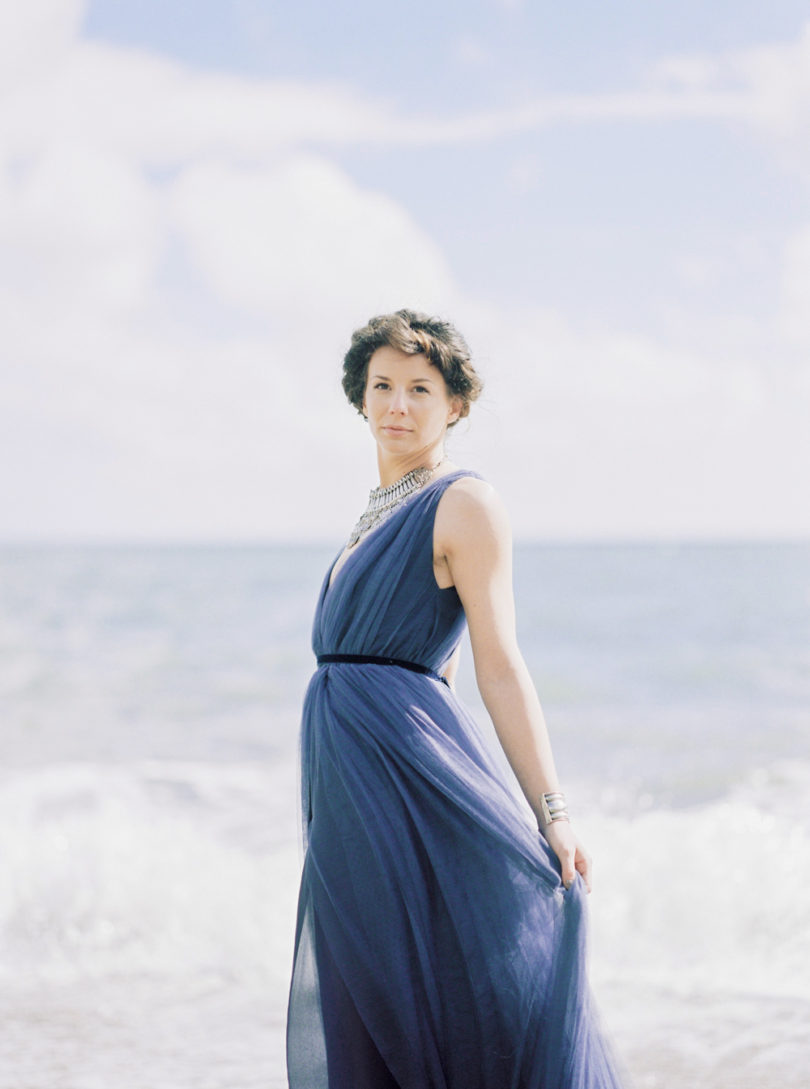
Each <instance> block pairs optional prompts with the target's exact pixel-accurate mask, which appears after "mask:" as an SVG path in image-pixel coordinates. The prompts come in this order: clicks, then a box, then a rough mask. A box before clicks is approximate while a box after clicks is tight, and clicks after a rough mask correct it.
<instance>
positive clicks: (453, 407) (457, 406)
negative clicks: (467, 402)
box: [447, 397, 463, 427]
mask: <svg viewBox="0 0 810 1089" xmlns="http://www.w3.org/2000/svg"><path fill="white" fill-rule="evenodd" d="M462 407H463V402H462V400H461V398H460V397H451V399H450V414H449V415H448V417H447V426H448V427H449V426H450V424H453V423H455V422H456V420H460V419H461V409H462Z"/></svg>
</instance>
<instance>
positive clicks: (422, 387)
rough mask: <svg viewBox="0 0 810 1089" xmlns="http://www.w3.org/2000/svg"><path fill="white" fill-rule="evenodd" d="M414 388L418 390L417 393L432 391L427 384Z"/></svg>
mask: <svg viewBox="0 0 810 1089" xmlns="http://www.w3.org/2000/svg"><path fill="white" fill-rule="evenodd" d="M414 390H415V391H416V393H430V390H429V389H428V388H427V386H414Z"/></svg>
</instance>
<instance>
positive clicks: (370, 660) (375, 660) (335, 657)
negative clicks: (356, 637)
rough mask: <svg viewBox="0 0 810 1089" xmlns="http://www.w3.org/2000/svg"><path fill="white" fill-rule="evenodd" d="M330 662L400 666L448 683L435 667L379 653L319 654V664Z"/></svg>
mask: <svg viewBox="0 0 810 1089" xmlns="http://www.w3.org/2000/svg"><path fill="white" fill-rule="evenodd" d="M329 662H351V663H353V664H355V665H384V666H400V667H401V668H402V669H409V670H410V671H411V673H423V674H424V675H425V676H427V677H433V679H434V680H437V681H442V682H443V683H444V684H447V678H446V677H442V676H440V675H439V674H438V673H436V671H435V670H433V669H428V667H427V666H424V665H420V664H419V662H406V661H405V660H404V659H403V658H385V657H382V656H380V655H378V654H319V655H318V665H327V664H328V663H329Z"/></svg>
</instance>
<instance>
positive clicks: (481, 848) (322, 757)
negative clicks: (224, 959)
mask: <svg viewBox="0 0 810 1089" xmlns="http://www.w3.org/2000/svg"><path fill="white" fill-rule="evenodd" d="M463 475H474V474H466V473H463V472H456V473H452V474H449V475H448V476H445V477H442V478H440V479H438V480H436V481H434V482H433V483H432V484H429V485H428V486H427V487H426V488H424V489H423V490H422V491H420V492H418V493H416V495H414V496H413V497H411V498H410V499H409V500H408V501H407V502H406V503H405V504H404V505H403V506H402V507H401V508H400V509H399V510H398V511H396V512H395V514H394V515H393V516H392V517H391V518H389V520H388V521H387V522H384V523H383V524H382V525H381V526H380V527H378V528H377V529H376V530H374V531H373V532H372V533H371V534H369V536H368V537H367V538H365V539H364V540H363V541H361V543H360V544H359V545H358V546H357V547H356V549H355V551H354V552H353V553H352V554H351V556H350V558H349V559H348V561H347V562H346V563H345V564H344V565H343V567H342V568H341V569H340V571H339V572H338V573H337V574H336V577H335V580H334V584H333V585H332V587H331V588H330V587H329V578H330V575H331V569H330V571H329V572H327V575H326V578H325V579H324V583H323V586H322V588H321V593H320V597H319V600H318V607H317V610H316V615H315V622H314V627H313V649H314V651H315V654H316V655H323V654H342V655H346V654H352V655H366V656H369V655H374V656H385V657H391V658H398V659H401V660H404V661H406V662H418V663H421V664H422V665H424V666H426V667H428V668H429V669H431V670H433V671H434V672H435V673H441V670H442V667H443V666H444V665H445V663H446V662H447V660H448V658H449V657H450V655H451V654H452V652H453V650H454V649H455V647H456V646H457V644H458V641H459V639H460V638H461V635H462V632H463V629H464V623H465V621H464V614H463V610H462V608H461V603H460V601H459V598H458V594H457V593H456V592H455V589H453V588H451V589H448V590H442V589H439V587H438V586H437V585H436V581H435V577H434V574H433V526H434V519H435V513H436V507H437V506H438V503H439V500H440V499H441V496H442V495H443V494H444V491H445V489H446V488H447V487H448V486H449V485H450V484H452V483H453V481H454V480H457V479H459V478H460V477H461V476H463ZM301 780H302V813H303V818H304V833H305V852H306V853H305V858H304V867H303V873H302V879H301V890H300V897H299V909H298V923H297V930H296V940H295V956H294V965H293V976H292V983H291V988H290V1001H289V1011H288V1029H287V1032H288V1039H287V1063H288V1076H289V1084H290V1087H291V1089H618V1087H619V1085H620V1079H619V1075H618V1073H617V1069H616V1064H615V1061H614V1060H613V1058H612V1056H611V1054H610V1051H609V1048H608V1046H607V1044H606V1042H605V1040H604V1037H603V1035H602V1033H601V1032H600V1030H599V1027H598V1024H597V1020H596V1014H595V1012H594V1010H593V1007H592V1002H591V998H590V994H589V990H588V984H587V980H586V976H585V931H586V925H585V912H584V899H583V898H584V890H583V888H582V885H581V881H580V880H579V879H577V880H576V881H575V883H574V885H573V886H572V887H571V889H569V890H566V889H564V887H563V886H562V884H561V881H560V871H559V865H558V862H557V859H556V857H555V855H554V854H553V852H552V851H551V849H550V848H549V847H548V845H547V843H546V841H545V839H544V838H543V837H542V836H541V835H540V834H539V832H538V831H537V829H536V827H535V826H534V825H533V824H532V822H531V820H530V819H529V818H528V817H527V811H526V808H525V806H524V805H522V804H521V802H520V800H519V798H518V797H516V793H515V788H514V784H513V783H512V782H510V780H509V777H508V776H507V775H505V774H504V770H503V765H502V762H501V761H500V760H499V759H498V758H497V756H496V754H495V753H494V752H493V751H492V749H491V747H490V743H489V741H488V739H486V738H485V736H484V735H483V733H482V731H481V730H480V728H479V726H478V724H477V723H476V722H475V720H474V719H473V718H472V716H471V715H470V714H469V713H468V712H467V711H466V709H465V708H464V706H463V705H462V704H461V703H460V702H459V701H458V699H457V698H456V696H455V694H454V693H453V692H452V691H451V690H450V689H449V688H448V687H447V686H446V685H445V684H443V683H441V682H440V681H439V680H437V679H436V678H435V677H433V676H430V675H427V674H419V673H415V672H413V671H412V670H408V669H405V668H402V667H400V666H390V665H378V664H370V663H356V662H330V663H325V664H323V665H321V666H320V667H319V668H318V669H317V671H316V672H315V674H314V676H313V677H312V680H311V681H310V684H309V687H308V689H307V693H306V697H305V701H304V711H303V721H302V731H301Z"/></svg>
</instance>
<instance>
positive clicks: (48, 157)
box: [0, 140, 159, 308]
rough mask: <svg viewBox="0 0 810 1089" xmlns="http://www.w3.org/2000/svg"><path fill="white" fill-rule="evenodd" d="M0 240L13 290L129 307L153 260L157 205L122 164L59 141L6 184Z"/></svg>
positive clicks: (0, 263) (0, 262) (0, 264)
mask: <svg viewBox="0 0 810 1089" xmlns="http://www.w3.org/2000/svg"><path fill="white" fill-rule="evenodd" d="M0 241H2V250H1V251H0V252H2V257H1V258H0V269H2V270H3V274H4V275H5V277H6V278H7V279H8V280H9V281H13V282H14V283H15V285H16V286H17V288H18V290H26V291H30V292H32V293H34V294H37V295H40V296H43V297H48V296H50V295H52V296H53V297H55V298H57V299H59V300H61V304H62V305H64V304H65V303H66V302H67V301H73V300H74V299H76V298H79V297H81V298H83V299H85V300H87V302H88V303H89V304H90V305H93V304H97V305H99V306H101V307H106V306H108V305H109V306H113V307H121V306H123V307H130V308H131V307H134V306H136V305H137V304H138V303H139V302H141V301H142V300H143V297H144V294H145V292H146V289H147V285H148V281H149V279H150V276H151V274H152V272H153V269H154V266H155V263H156V261H157V258H158V251H159V236H158V225H157V222H156V202H155V199H154V195H153V194H152V193H151V192H150V189H149V186H148V185H147V183H146V182H145V180H144V179H143V177H142V176H141V174H140V172H139V171H138V170H137V169H136V168H134V167H133V166H131V165H130V164H129V163H127V162H126V161H124V160H123V159H120V158H118V157H116V156H113V155H109V154H108V153H106V152H105V151H102V150H99V149H98V148H97V147H83V146H81V145H79V144H76V143H68V142H66V141H63V140H60V141H58V142H55V143H54V144H52V145H50V146H48V147H46V148H44V149H43V150H42V153H41V154H40V155H39V156H38V157H36V158H35V159H32V160H30V161H29V163H28V164H27V165H26V166H25V167H24V168H21V169H20V170H18V171H17V172H16V174H15V175H14V176H11V177H7V178H6V184H5V186H4V192H3V195H2V212H0Z"/></svg>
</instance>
